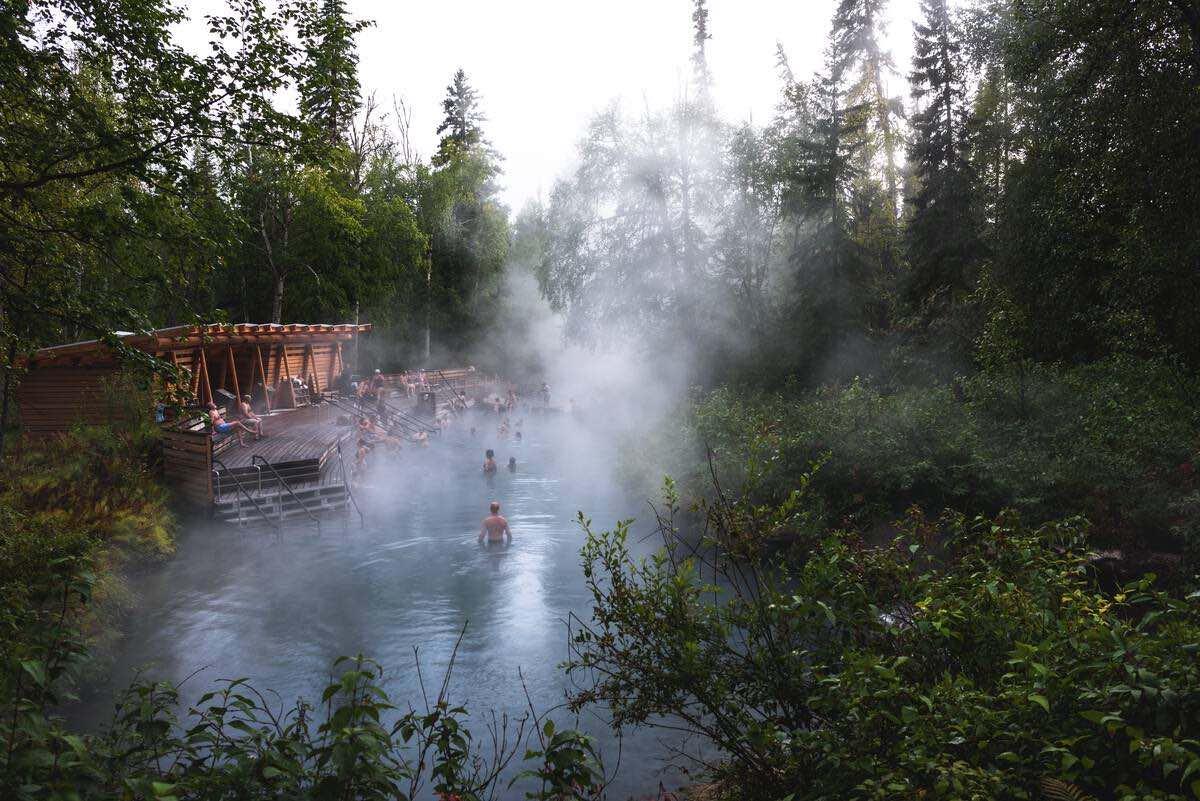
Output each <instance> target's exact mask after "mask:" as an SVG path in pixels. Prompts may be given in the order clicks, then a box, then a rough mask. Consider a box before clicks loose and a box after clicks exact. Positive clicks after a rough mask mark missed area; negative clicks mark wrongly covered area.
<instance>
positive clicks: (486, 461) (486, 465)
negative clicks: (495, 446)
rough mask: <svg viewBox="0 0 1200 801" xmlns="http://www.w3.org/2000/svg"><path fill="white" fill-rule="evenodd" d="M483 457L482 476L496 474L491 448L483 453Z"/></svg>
mask: <svg viewBox="0 0 1200 801" xmlns="http://www.w3.org/2000/svg"><path fill="white" fill-rule="evenodd" d="M483 457H484V458H483V473H484V475H491V474H492V473H495V472H496V452H495V451H493V450H492V449H491V448H488V449H487V452H486V453H484V455H483Z"/></svg>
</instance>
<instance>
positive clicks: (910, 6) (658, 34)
mask: <svg viewBox="0 0 1200 801" xmlns="http://www.w3.org/2000/svg"><path fill="white" fill-rule="evenodd" d="M834 2H835V0H709V4H708V6H709V30H710V32H711V34H712V39H711V40H710V41H709V43H708V59H709V68H710V70H711V72H712V74H713V79H714V83H715V86H714V94H715V97H716V101H717V104H718V107H719V108H720V109H721V111H722V113H723V114H724V116H725V117H726V118H727V119H730V120H734V121H738V120H743V119H746V118H747V117H751V116H752V117H753V119H754V120H755V121H756V122H766V121H767V120H768V119H769V118H770V116H771V114H772V112H773V110H774V108H775V104H776V102H777V101H778V98H779V82H778V80H777V74H776V69H775V43H776V41H781V42H782V43H783V45H784V48H785V49H786V50H787V53H788V57H789V59H790V60H791V64H792V68H793V70H794V71H795V72H796V74H797V75H799V76H801V77H805V76H807V75H808V74H810V73H811V72H812V71H813V70H816V69H818V68H820V67H821V66H822V64H823V61H824V48H825V42H826V34H827V32H828V29H829V20H830V17H831V16H832V13H833V6H834ZM222 5H223V4H222V3H221V2H220V0H192V3H191V8H192V11H193V14H194V16H195V17H199V16H200V15H202V14H204V13H206V12H209V11H212V10H215V9H219V8H221V6H222ZM347 7H348V8H349V10H350V12H351V14H352V15H353V16H355V17H357V18H365V19H372V20H374V21H375V23H376V24H375V27H373V28H370V29H368V30H366V31H364V32H363V33H362V34H360V36H359V39H358V49H359V69H360V80H361V82H362V86H363V90H364V93H369V92H375V94H376V97H377V99H378V100H379V101H380V104H381V105H382V106H383V107H384V108H386V109H389V110H390V109H391V104H392V96H393V95H396V96H401V97H404V98H405V99H406V100H407V101H408V102H409V103H410V104H411V106H412V108H413V131H412V138H413V144H414V145H415V146H416V147H417V149H418V150H419V151H420V153H421V154H422V155H423V156H426V157H428V156H429V155H430V154H431V153H432V152H433V150H434V147H435V144H436V141H437V138H436V135H435V133H434V129H435V128H436V127H437V125H438V122H439V121H440V119H441V101H442V98H443V97H444V95H445V89H446V84H448V83H449V82H450V77H451V75H452V74H453V73H454V70H456V69H457V68H458V67H460V66H461V67H462V68H463V69H465V70H466V71H467V74H468V76H469V77H470V79H471V83H472V84H473V85H474V86H475V88H476V89H477V90H478V91H479V93H480V95H481V99H482V106H483V110H484V113H485V114H486V115H487V118H488V121H487V123H486V124H485V126H484V129H485V132H486V135H487V137H488V138H489V139H490V140H491V142H492V144H493V145H494V146H495V147H496V149H497V150H498V151H499V152H500V153H501V154H502V155H503V156H504V165H503V166H504V175H503V176H502V179H501V183H502V186H503V197H504V199H505V201H506V202H508V204H509V205H510V206H511V207H512V208H513V210H514V211H516V210H518V209H519V208H520V206H521V205H522V204H523V203H524V202H525V201H526V200H528V199H530V198H534V197H537V196H539V195H541V196H542V197H546V196H548V195H549V191H550V188H551V186H552V185H553V183H554V179H555V178H556V177H557V176H559V175H561V174H562V173H563V172H564V171H566V170H567V169H569V168H570V166H571V163H572V160H573V158H574V153H575V144H576V142H577V141H578V139H579V137H580V136H581V134H582V132H583V129H584V126H585V125H586V123H587V121H588V119H589V118H590V117H591V115H592V114H594V113H595V112H596V111H598V110H600V109H602V108H604V107H605V106H606V105H608V103H610V102H611V101H612V100H614V99H620V100H621V102H622V103H623V104H625V105H627V106H628V107H631V108H638V107H640V106H641V105H642V104H643V103H647V102H648V103H649V104H650V105H651V106H655V107H658V106H663V105H665V104H667V103H669V102H670V101H671V100H673V99H674V98H676V97H678V96H679V95H680V94H681V89H682V86H683V83H684V81H685V80H686V79H687V77H688V75H689V73H690V62H689V57H690V54H691V36H692V30H691V11H692V3H691V0H603V2H594V1H593V2H584V0H456V2H449V0H442V2H437V0H434V1H432V2H430V1H429V0H420V1H419V2H405V1H404V0H348V1H347ZM917 7H918V0H891V3H890V25H889V29H888V35H889V43H888V44H889V47H890V49H891V51H892V54H893V56H894V58H895V62H896V67H897V70H898V71H899V73H900V74H899V76H898V77H896V78H895V79H893V80H894V81H896V82H902V81H903V80H904V76H905V75H907V73H908V71H909V59H910V57H911V53H912V21H913V19H914V18H915V17H916V15H917ZM182 36H183V38H184V40H185V42H186V43H187V44H188V46H192V45H196V46H197V49H199V47H200V46H202V45H203V41H204V36H205V34H204V32H203V26H202V25H201V26H189V28H188V29H186V30H185V31H183V32H182ZM193 37H195V39H193ZM892 93H893V94H906V88H905V87H904V86H894V87H893V88H892Z"/></svg>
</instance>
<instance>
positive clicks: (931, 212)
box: [905, 0, 982, 313]
mask: <svg viewBox="0 0 1200 801" xmlns="http://www.w3.org/2000/svg"><path fill="white" fill-rule="evenodd" d="M921 14H922V19H921V20H920V21H918V22H916V23H915V24H914V48H913V70H912V73H911V75H910V76H909V81H910V83H911V86H912V99H913V105H914V108H917V109H919V110H918V111H916V113H914V114H913V116H912V130H913V139H912V142H911V143H910V145H909V150H908V156H909V162H910V164H911V166H912V170H913V174H914V177H915V179H916V184H917V188H916V191H915V193H914V194H913V196H912V197H911V198H909V201H910V202H911V203H912V208H913V212H912V218H911V220H910V221H909V224H908V229H907V232H906V234H907V235H906V245H907V251H908V262H909V267H910V271H909V273H908V275H907V287H906V293H905V294H906V300H908V302H909V303H910V304H914V305H917V304H921V305H925V307H926V312H927V313H932V312H935V311H940V310H942V309H944V308H945V305H946V304H947V303H948V302H951V301H952V300H953V299H954V297H955V296H957V295H961V294H962V293H963V292H966V291H968V290H969V289H970V288H971V286H972V285H973V283H974V274H973V273H974V268H975V266H976V265H977V264H978V261H979V259H980V257H981V255H982V244H981V241H980V237H979V230H978V227H977V219H976V214H975V209H976V203H975V197H974V181H973V179H972V174H971V168H970V164H969V162H968V160H967V148H966V135H965V123H966V115H967V111H966V90H965V87H964V76H963V62H962V45H961V38H960V35H959V32H958V30H957V28H956V26H955V24H954V21H953V19H952V18H951V16H950V11H949V9H948V8H947V2H946V0H922V2H921Z"/></svg>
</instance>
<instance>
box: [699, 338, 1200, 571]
mask: <svg viewBox="0 0 1200 801" xmlns="http://www.w3.org/2000/svg"><path fill="white" fill-rule="evenodd" d="M1195 383H1196V382H1195V379H1194V378H1189V379H1186V380H1184V379H1181V378H1180V376H1179V374H1178V372H1177V371H1176V370H1175V369H1174V368H1172V367H1171V366H1170V365H1165V364H1158V363H1154V362H1143V361H1137V362H1135V361H1128V360H1121V359H1112V360H1109V361H1106V362H1103V363H1099V364H1095V365H1089V366H1085V367H1078V368H1072V369H1052V368H1047V367H1037V366H1033V367H1029V368H1028V369H1026V370H1025V371H1023V372H1022V373H1020V374H1004V375H996V374H989V373H981V374H978V375H975V376H973V377H972V378H970V379H967V380H965V381H962V382H960V383H958V384H949V385H937V386H926V387H908V388H900V389H895V390H891V391H883V390H881V389H880V388H878V387H875V386H873V385H871V384H870V383H868V382H865V381H858V380H856V381H853V382H851V383H850V384H849V385H847V386H845V387H840V388H826V389H824V390H821V391H818V392H815V393H809V392H802V391H800V390H799V389H798V388H794V387H793V388H791V389H789V390H787V391H785V392H783V393H776V394H739V393H737V392H734V391H732V390H730V389H720V390H717V391H715V392H713V393H710V394H709V395H707V396H705V397H703V398H701V399H699V400H698V401H697V402H696V404H695V405H694V409H693V419H694V429H695V433H694V435H693V436H694V438H695V439H696V440H698V441H700V442H702V443H706V444H707V445H708V446H710V447H711V448H712V450H713V451H714V460H715V464H716V466H717V468H718V475H719V477H720V478H721V480H722V482H723V483H725V484H726V485H728V486H740V485H741V484H743V483H744V482H746V481H748V480H751V479H752V482H751V483H752V484H753V487H752V490H753V492H754V493H756V495H755V497H756V499H757V500H760V501H771V502H776V503H778V502H779V501H781V500H782V499H783V498H784V497H786V496H787V494H788V493H789V492H790V491H791V489H792V484H793V481H794V479H795V477H796V476H798V475H801V474H802V473H803V472H804V470H805V466H806V465H808V464H809V463H811V462H812V461H813V460H815V459H818V458H822V457H823V456H824V455H825V454H828V461H827V462H826V464H825V466H824V468H823V469H822V470H821V471H820V473H819V475H817V476H816V477H815V478H814V482H815V487H816V490H817V491H818V493H819V494H820V496H821V497H822V498H823V499H824V500H825V501H826V503H827V506H828V511H829V514H830V520H831V522H832V523H833V524H834V525H838V526H843V527H858V528H860V529H866V528H870V527H872V526H876V525H878V524H880V523H881V522H885V521H888V520H890V519H892V518H894V517H895V516H896V515H898V514H900V513H902V512H903V510H904V509H906V508H907V507H908V506H909V505H911V504H917V505H919V506H921V507H922V508H925V509H929V510H933V511H936V510H940V509H944V508H954V509H959V510H961V511H964V512H968V513H972V514H973V513H984V514H995V513H996V512H998V511H999V510H1000V509H1002V508H1005V507H1014V508H1017V509H1019V510H1020V511H1021V512H1022V514H1023V515H1024V516H1025V517H1026V519H1028V520H1030V521H1033V522H1040V521H1047V520H1051V519H1054V518H1056V517H1058V516H1060V515H1061V514H1062V510H1065V509H1070V510H1076V511H1080V512H1082V513H1084V514H1085V515H1086V516H1087V517H1088V518H1089V520H1091V521H1092V523H1093V538H1094V541H1095V542H1097V543H1098V544H1104V545H1110V546H1111V545H1116V546H1123V547H1134V548H1168V549H1171V550H1178V549H1179V547H1180V546H1179V540H1178V538H1177V537H1175V536H1172V534H1171V530H1172V528H1173V527H1178V526H1179V525H1180V524H1181V522H1182V521H1180V520H1179V519H1177V518H1178V516H1179V512H1178V509H1177V510H1176V512H1175V513H1173V512H1172V506H1173V505H1175V506H1177V507H1178V502H1179V501H1180V500H1181V499H1182V498H1183V497H1184V496H1186V494H1187V493H1189V492H1192V491H1194V490H1195V489H1196V488H1197V486H1196V482H1195V478H1194V472H1193V470H1192V462H1193V455H1194V454H1195V453H1196V449H1197V445H1198V437H1200V418H1198V417H1197V414H1196V411H1195V408H1194V404H1193V403H1192V398H1194V397H1195V395H1196V392H1197V391H1198V390H1200V388H1198V387H1196V386H1195ZM690 458H692V459H693V460H694V459H695V454H694V453H693V454H692V455H691V457H690ZM704 472H705V471H704V470H703V469H696V468H694V467H690V468H689V469H688V470H687V471H685V477H686V478H685V481H686V485H687V486H688V488H689V489H690V490H691V491H692V492H693V493H696V494H700V493H703V492H704V488H705V487H706V486H707V477H706V476H705V475H704ZM751 473H756V474H755V475H751ZM1179 508H1183V507H1179Z"/></svg>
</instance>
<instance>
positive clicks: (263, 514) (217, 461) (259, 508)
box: [212, 457, 279, 529]
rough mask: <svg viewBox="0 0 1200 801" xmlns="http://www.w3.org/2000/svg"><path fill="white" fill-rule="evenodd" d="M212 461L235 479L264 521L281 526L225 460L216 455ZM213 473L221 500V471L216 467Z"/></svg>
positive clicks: (277, 526) (276, 526)
mask: <svg viewBox="0 0 1200 801" xmlns="http://www.w3.org/2000/svg"><path fill="white" fill-rule="evenodd" d="M212 463H213V464H215V465H217V466H218V467H220V468H221V470H224V471H225V472H226V473H227V474H228V477H229V478H232V479H233V483H234V485H235V486H237V488H238V491H239V492H241V493H242V494H243V495H245V496H246V500H248V501H250V503H252V504H254V508H255V509H256V510H257V511H258V515H259V517H261V518H262V519H263V521H264V522H267V523H271V524H273V525H274V526H275V528H276V529H278V528H279V524H278V523H277V522H276V521H274V520H272V519H271V518H270V516H268V515H267V513H266V512H264V511H263V508H262V506H261V505H260V504H259V502H258V501H257V500H255V498H254V496H253V495H251V494H250V491H249V490H248V489H246V488H245V487H244V486H242V482H241V480H240V479H239V478H238V477H237V475H236V474H235V473H232V472H230V470H229V468H228V467H226V466H225V463H224V462H222V461H221V460H220V459H217V458H216V457H214V458H213V460H212ZM213 475H214V476H216V478H217V500H220V499H221V473H220V472H219V471H217V470H215V469H214V470H213Z"/></svg>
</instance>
